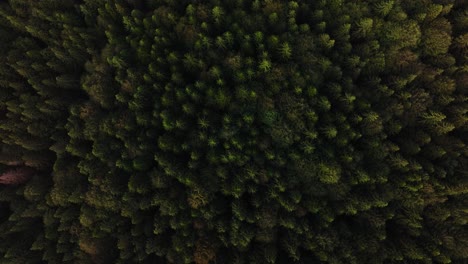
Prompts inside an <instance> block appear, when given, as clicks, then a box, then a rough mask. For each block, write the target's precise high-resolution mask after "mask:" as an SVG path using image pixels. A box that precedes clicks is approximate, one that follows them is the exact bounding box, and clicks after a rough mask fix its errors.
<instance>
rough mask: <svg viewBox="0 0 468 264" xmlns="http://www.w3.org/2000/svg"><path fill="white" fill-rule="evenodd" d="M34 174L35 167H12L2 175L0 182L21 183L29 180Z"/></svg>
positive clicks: (6, 183) (7, 183)
mask: <svg viewBox="0 0 468 264" xmlns="http://www.w3.org/2000/svg"><path fill="white" fill-rule="evenodd" d="M33 174H34V169H32V168H29V167H19V168H15V169H10V170H8V171H6V172H4V173H3V174H2V175H0V184H5V185H19V184H22V183H25V182H26V181H27V180H29V179H30V178H31V177H32V175H33Z"/></svg>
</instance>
